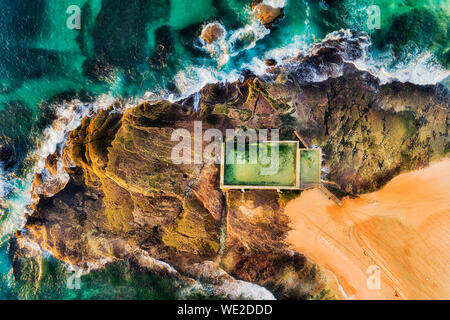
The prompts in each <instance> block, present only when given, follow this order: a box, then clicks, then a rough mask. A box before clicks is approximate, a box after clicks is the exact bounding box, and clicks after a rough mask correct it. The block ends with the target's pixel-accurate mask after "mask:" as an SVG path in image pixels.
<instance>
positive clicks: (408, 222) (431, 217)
mask: <svg viewBox="0 0 450 320" xmlns="http://www.w3.org/2000/svg"><path fill="white" fill-rule="evenodd" d="M285 212H286V214H287V215H288V216H289V217H290V219H291V224H292V228H293V230H292V231H291V232H290V233H289V235H288V239H287V240H288V242H289V243H290V245H291V246H292V248H294V249H296V250H297V251H298V252H302V253H304V254H305V255H307V256H309V257H310V258H312V260H313V261H315V262H316V263H317V264H318V265H320V266H321V267H322V268H325V269H326V270H325V271H326V273H327V274H328V275H329V278H330V280H331V284H330V287H332V288H340V289H339V291H340V293H341V295H342V297H344V298H349V299H351V298H353V299H450V269H449V267H450V241H449V240H450V159H446V160H444V161H441V162H438V163H434V164H432V165H431V166H430V167H428V168H425V169H422V170H418V171H414V172H410V173H405V174H401V175H399V176H397V177H396V178H394V179H393V180H391V181H390V182H389V183H388V184H387V185H386V186H385V187H384V188H382V189H381V190H379V191H377V192H374V193H371V194H366V195H362V196H361V197H360V198H358V199H349V198H346V199H344V201H343V206H342V207H339V206H338V205H336V204H335V203H334V202H332V201H331V200H329V199H328V198H327V197H326V196H325V195H324V194H323V193H322V192H321V191H319V190H317V189H314V190H308V191H305V192H303V193H302V195H301V196H300V197H299V198H297V199H295V200H293V201H291V202H290V203H289V204H288V205H287V207H286V210H285ZM371 265H377V266H379V268H380V270H381V287H380V289H379V290H373V289H372V290H371V289H369V288H368V286H367V277H368V275H367V273H366V271H367V268H368V267H369V266H371Z"/></svg>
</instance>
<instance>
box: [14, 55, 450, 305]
mask: <svg viewBox="0 0 450 320" xmlns="http://www.w3.org/2000/svg"><path fill="white" fill-rule="evenodd" d="M324 50H325V51H324V52H322V53H321V58H320V59H319V58H317V57H307V58H304V59H303V60H302V62H300V63H299V64H298V67H297V68H296V69H292V66H290V67H291V68H290V69H288V68H286V67H275V68H273V69H272V70H271V72H272V73H273V77H271V78H270V79H261V78H257V77H254V76H252V75H247V76H246V77H245V80H244V81H242V82H237V83H229V84H226V85H221V84H214V85H208V86H206V87H205V88H203V90H202V91H201V96H202V98H201V101H200V108H199V109H198V110H195V108H194V107H193V102H192V99H186V100H184V101H179V102H178V103H169V102H166V101H160V102H154V103H143V104H141V105H139V106H137V107H135V108H132V109H128V110H126V111H125V112H124V113H120V112H117V111H115V110H114V108H112V107H111V108H110V109H109V110H104V111H100V112H99V113H98V114H97V115H96V116H94V117H92V118H86V119H84V120H83V123H82V125H81V126H80V127H79V128H78V129H76V130H74V131H73V132H71V134H70V137H69V141H68V143H67V145H66V147H65V149H64V151H63V153H62V154H61V155H58V157H59V158H60V159H62V161H63V163H64V164H65V170H66V172H67V173H68V174H69V176H70V179H69V182H68V183H67V184H66V185H65V186H62V187H61V190H60V191H59V192H57V193H56V194H55V195H54V196H51V197H45V196H43V195H41V196H40V201H39V203H38V204H37V206H36V208H35V213H34V214H33V215H32V216H31V217H30V218H29V220H28V223H27V225H26V231H25V232H22V233H21V234H18V235H17V237H18V239H21V238H27V239H30V240H31V241H33V242H36V243H38V244H39V245H40V246H41V247H42V248H43V249H45V250H48V251H50V252H52V253H53V254H54V255H55V256H56V257H57V258H58V259H60V260H62V261H65V262H67V263H70V264H73V265H78V266H86V265H89V264H90V265H95V264H98V263H99V261H102V259H105V258H108V259H110V260H111V261H114V260H120V259H127V257H128V256H129V254H126V255H124V254H123V250H121V249H120V248H124V247H126V248H128V249H127V250H128V251H133V252H134V251H136V250H139V251H140V252H145V254H146V255H148V256H149V257H151V258H152V259H157V260H159V261H164V262H165V263H168V264H169V265H170V266H172V267H173V268H175V269H176V270H177V272H179V273H180V274H181V275H183V276H187V277H191V278H193V279H203V280H204V279H205V278H208V276H207V275H206V274H205V273H202V272H200V271H199V270H202V268H199V267H198V266H199V264H200V265H201V264H204V263H205V262H206V264H205V265H204V266H205V268H206V269H207V270H209V273H208V272H207V274H210V275H211V274H215V273H214V272H216V273H217V272H218V274H219V273H220V275H221V277H226V276H225V275H224V274H223V273H221V271H217V270H216V271H214V272H212V271H211V265H209V262H207V261H214V265H215V266H217V267H218V266H220V268H222V269H223V270H225V271H226V272H227V273H228V274H229V275H231V276H233V277H235V278H236V279H241V280H244V281H248V282H252V283H255V284H259V285H261V286H264V287H265V288H267V289H268V290H270V291H271V292H272V293H273V294H274V295H275V297H276V298H298V299H306V298H317V297H318V298H331V297H333V296H336V295H338V293H337V292H333V291H331V290H330V288H328V287H327V281H326V278H325V277H324V276H323V274H322V273H321V271H320V269H319V268H318V267H317V266H315V265H314V264H313V262H311V261H309V260H308V259H307V258H306V257H304V256H303V255H301V253H297V252H293V251H291V250H289V248H287V246H286V244H285V242H284V239H285V236H286V233H287V231H288V230H289V221H288V219H287V217H286V216H285V215H284V214H283V209H284V206H285V203H286V201H288V198H289V196H292V195H280V194H278V193H277V192H275V191H247V192H245V193H241V192H239V191H230V192H229V194H228V211H227V212H228V215H227V218H226V219H222V215H223V212H224V195H223V194H222V192H221V191H220V190H219V188H218V186H219V181H218V172H219V169H218V166H216V165H175V164H173V163H172V161H171V158H170V155H171V150H172V147H173V146H174V145H175V144H176V142H172V141H171V139H170V138H171V134H172V132H173V130H175V129H178V128H185V129H187V130H189V131H191V132H192V131H193V121H195V120H201V121H202V122H203V129H204V130H205V129H208V128H218V129H220V130H222V131H224V130H225V129H228V128H238V127H244V128H255V129H261V128H280V130H281V138H282V139H295V136H293V130H297V131H298V132H300V134H301V135H302V136H303V137H305V138H306V139H307V142H308V143H310V144H315V145H319V146H321V147H322V148H323V151H324V154H325V158H324V159H323V165H324V167H325V168H327V172H325V173H324V176H323V178H324V179H326V180H330V181H334V182H335V183H336V185H337V186H338V187H339V188H340V190H341V191H342V192H346V193H353V194H358V193H361V192H369V191H372V190H376V189H378V188H380V187H381V186H382V185H383V184H384V183H386V182H387V181H388V180H390V179H391V178H392V177H394V176H395V175H397V174H398V173H400V172H402V171H406V170H414V169H417V168H421V167H424V166H426V165H427V164H429V163H430V162H431V161H433V160H437V159H439V158H442V157H446V156H448V154H449V149H450V144H449V137H448V132H449V105H448V100H447V99H446V97H445V96H443V95H442V91H440V90H438V88H435V87H420V86H415V85H412V84H402V83H392V84H388V85H380V84H379V82H378V81H377V79H375V78H374V77H372V76H371V75H370V74H368V73H366V72H361V71H358V70H356V69H355V68H354V67H353V66H352V65H351V64H346V63H344V62H343V60H342V58H340V55H339V54H338V51H339V50H338V49H336V48H334V49H333V48H326V49H324ZM299 59H300V58H299ZM327 61H328V62H331V63H332V64H333V65H334V66H336V65H339V70H341V71H342V76H339V77H337V78H329V79H328V80H326V81H323V82H320V83H307V82H306V83H305V82H304V81H302V80H304V79H303V78H302V74H304V73H305V70H312V69H313V68H314V67H315V66H316V65H317V63H320V64H321V65H324V63H325V64H326V62H327ZM274 79H277V80H276V81H272V80H274ZM267 80H271V81H267ZM52 159H53V157H52ZM41 183H42V184H43V185H44V186H45V181H41ZM41 188H42V185H41ZM222 223H225V225H224V226H223V225H222ZM221 228H222V229H221ZM221 230H226V242H225V243H223V245H224V251H223V252H222V253H223V254H219V246H220V239H221ZM118 243H120V246H118V245H117V244H118ZM13 251H14V250H13ZM19 251H20V250H19ZM12 254H13V255H17V250H16V251H15V252H13V253H12ZM152 272H157V271H155V270H153V271H152ZM169 276H170V275H169ZM208 281H211V279H209V280H208Z"/></svg>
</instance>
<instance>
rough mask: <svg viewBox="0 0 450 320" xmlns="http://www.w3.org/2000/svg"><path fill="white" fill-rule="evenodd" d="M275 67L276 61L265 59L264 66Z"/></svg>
mask: <svg viewBox="0 0 450 320" xmlns="http://www.w3.org/2000/svg"><path fill="white" fill-rule="evenodd" d="M276 65H277V61H276V60H275V59H267V60H266V66H268V67H274V66H276Z"/></svg>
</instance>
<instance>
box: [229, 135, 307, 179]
mask: <svg viewBox="0 0 450 320" xmlns="http://www.w3.org/2000/svg"><path fill="white" fill-rule="evenodd" d="M275 144H276V145H277V146H278V157H276V156H274V157H273V159H272V154H273V152H275V151H274V149H273V148H274V146H275ZM253 145H256V146H257V150H258V154H260V152H262V150H263V149H264V148H267V150H268V158H270V159H272V160H273V161H272V162H271V164H262V163H261V161H257V163H249V162H250V161H249V153H250V145H247V146H246V148H245V152H244V154H243V153H242V152H239V150H237V148H234V149H230V150H227V149H225V153H226V155H227V156H226V157H225V159H233V160H232V162H231V163H227V162H225V166H224V184H225V185H230V186H236V185H237V186H266V187H269V186H275V187H282V186H290V187H294V186H295V185H296V177H297V146H298V144H297V143H287V142H283V143H277V142H271V143H259V144H253ZM230 154H231V157H230V158H228V156H230ZM274 155H275V154H274ZM239 158H243V159H246V163H244V164H240V163H238V161H237V159H239ZM275 162H277V163H278V164H275ZM271 165H272V168H274V170H273V171H272V170H270V171H271V172H270V173H268V171H266V172H264V170H263V168H265V169H268V168H270V166H271ZM273 165H275V166H273Z"/></svg>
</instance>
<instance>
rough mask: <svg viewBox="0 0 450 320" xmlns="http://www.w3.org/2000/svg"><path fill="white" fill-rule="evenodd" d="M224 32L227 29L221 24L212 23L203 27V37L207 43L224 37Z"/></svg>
mask: <svg viewBox="0 0 450 320" xmlns="http://www.w3.org/2000/svg"><path fill="white" fill-rule="evenodd" d="M224 34H225V30H224V28H223V27H222V26H221V25H220V24H218V23H211V24H209V25H207V26H206V27H205V28H204V29H203V31H202V34H201V37H202V38H203V39H204V40H205V41H206V43H207V44H211V43H213V42H216V41H217V40H219V39H220V38H222V37H223V35H224Z"/></svg>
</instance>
